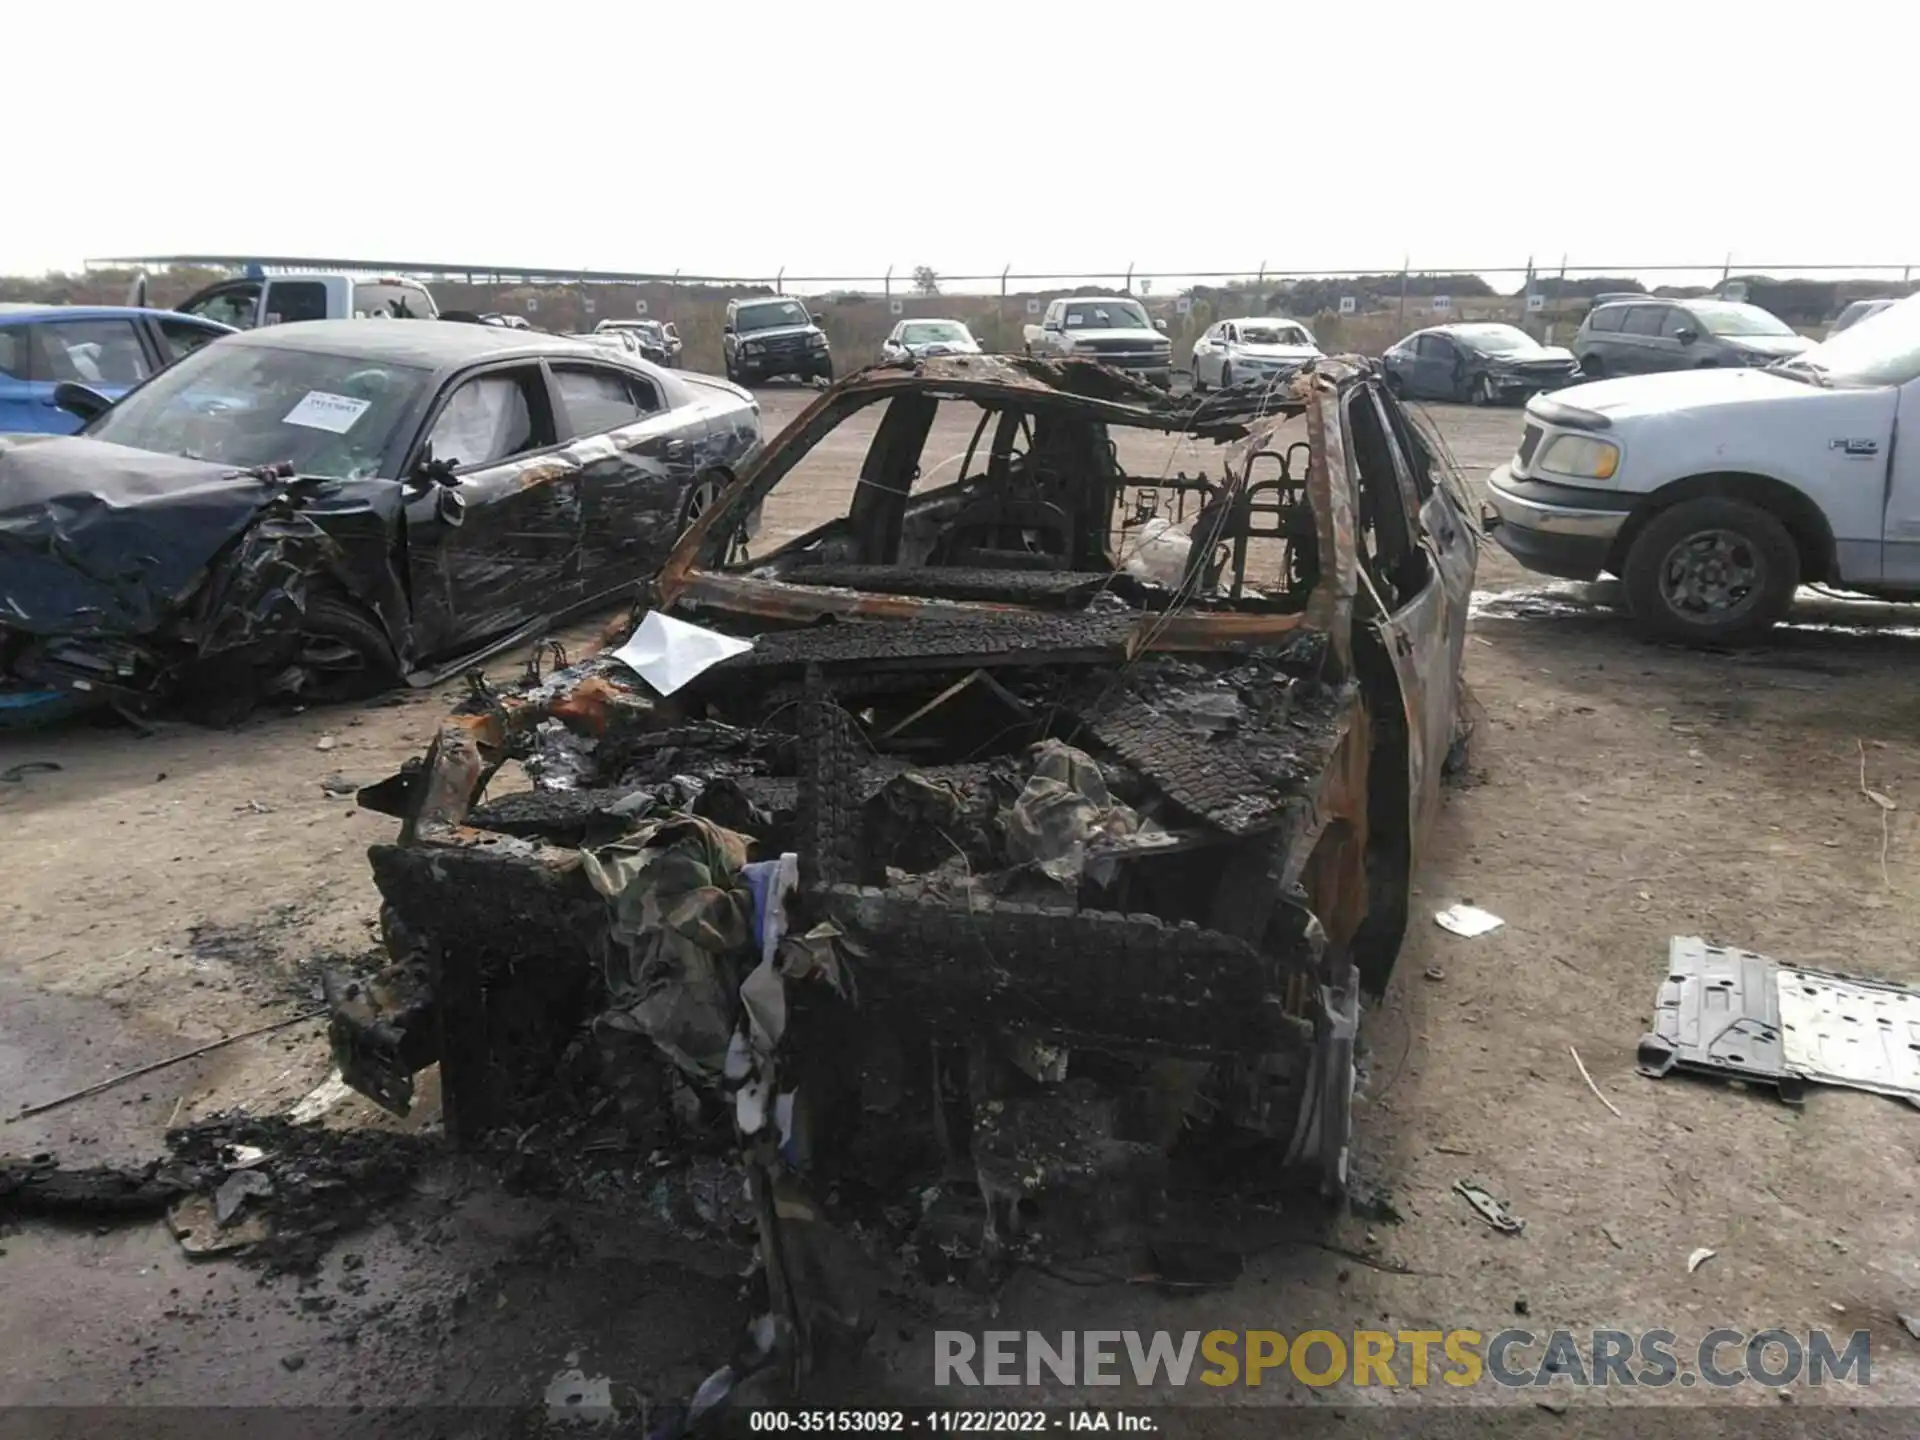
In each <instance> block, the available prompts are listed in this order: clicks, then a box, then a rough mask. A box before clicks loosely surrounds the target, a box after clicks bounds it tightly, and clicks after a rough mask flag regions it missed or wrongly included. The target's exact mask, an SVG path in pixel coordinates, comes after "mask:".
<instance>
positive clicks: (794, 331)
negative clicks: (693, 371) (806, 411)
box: [720, 296, 833, 385]
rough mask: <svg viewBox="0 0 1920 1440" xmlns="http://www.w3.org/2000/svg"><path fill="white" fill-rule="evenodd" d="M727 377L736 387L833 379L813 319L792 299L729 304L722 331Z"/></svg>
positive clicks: (816, 319)
mask: <svg viewBox="0 0 1920 1440" xmlns="http://www.w3.org/2000/svg"><path fill="white" fill-rule="evenodd" d="M720 343H721V346H722V348H723V349H724V350H725V352H726V361H727V378H728V379H729V380H731V381H733V383H734V384H736V385H747V384H751V383H752V382H753V381H756V380H770V379H772V378H773V377H774V376H776V375H791V376H793V377H794V378H795V379H797V380H827V381H831V380H832V379H833V352H832V351H831V350H830V349H829V348H828V345H827V336H826V332H825V331H823V330H822V329H821V328H820V323H819V317H818V316H815V315H810V314H808V313H807V307H806V306H805V305H802V304H801V303H800V302H799V301H798V300H791V299H788V298H786V297H785V296H772V297H770V298H768V299H764V300H729V301H728V302H727V326H726V332H725V333H724V334H723V335H722V336H721V337H720Z"/></svg>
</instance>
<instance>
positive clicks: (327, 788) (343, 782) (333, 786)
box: [320, 775, 360, 800]
mask: <svg viewBox="0 0 1920 1440" xmlns="http://www.w3.org/2000/svg"><path fill="white" fill-rule="evenodd" d="M359 788H360V786H359V783H358V782H357V781H354V780H349V779H348V778H347V777H346V776H345V775H329V776H327V777H326V779H324V780H322V781H321V782H320V789H321V790H322V791H323V792H325V793H326V794H327V795H328V796H329V797H330V798H332V799H335V800H339V799H343V798H344V797H346V796H348V795H351V794H353V792H354V791H356V790H358V789H359Z"/></svg>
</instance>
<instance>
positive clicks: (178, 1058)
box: [8, 1010, 327, 1123]
mask: <svg viewBox="0 0 1920 1440" xmlns="http://www.w3.org/2000/svg"><path fill="white" fill-rule="evenodd" d="M326 1013H327V1012H326V1011H325V1010H309V1011H307V1012H306V1013H305V1014H304V1015H292V1016H289V1017H288V1018H287V1019H285V1020H274V1021H270V1022H268V1023H267V1024H265V1025H256V1026H254V1028H253V1029H251V1030H242V1031H241V1032H240V1033H239V1034H238V1035H227V1036H224V1037H223V1038H221V1039H219V1040H210V1041H208V1042H207V1043H206V1044H205V1045H198V1046H195V1047H194V1048H193V1049H191V1050H184V1051H182V1052H181V1053H180V1054H178V1055H169V1056H168V1057H167V1058H166V1059H164V1060H155V1061H154V1062H153V1063H152V1064H150V1065H141V1066H138V1067H136V1068H135V1069H132V1070H123V1071H121V1072H120V1074H118V1075H114V1076H110V1077H108V1078H107V1079H105V1080H102V1081H100V1082H99V1083H98V1084H95V1085H89V1086H87V1087H86V1088H85V1089H84V1090H75V1091H73V1092H71V1093H70V1094H66V1095H62V1096H60V1097H59V1098H58V1099H55V1100H47V1101H43V1102H42V1103H41V1104H38V1105H25V1106H22V1107H21V1109H20V1111H19V1113H18V1114H15V1115H12V1116H9V1117H8V1122H9V1123H11V1122H12V1121H14V1120H24V1119H26V1118H27V1117H28V1116H30V1115H44V1114H46V1113H47V1112H48V1111H49V1110H58V1109H59V1108H60V1107H61V1106H63V1105H71V1104H72V1103H73V1102H74V1101H76V1100H85V1099H87V1098H89V1097H90V1096H94V1095H100V1094H103V1093H105V1092H106V1091H108V1090H111V1089H113V1088H114V1087H115V1086H116V1085H124V1084H126V1083H127V1081H129V1080H138V1079H139V1078H140V1077H141V1076H142V1075H151V1074H153V1073H154V1071H156V1070H165V1069H167V1068H168V1067H169V1066H172V1065H179V1064H182V1063H184V1062H185V1061H188V1060H197V1059H198V1058H199V1057H200V1056H202V1055H209V1054H212V1053H213V1052H214V1051H215V1050H221V1049H224V1048H226V1047H227V1046H229V1045H235V1044H238V1043H239V1042H240V1041H242V1040H251V1039H253V1038H254V1037H255V1036H256V1035H271V1034H273V1033H274V1032H275V1031H276V1030H285V1029H287V1028H289V1027H290V1026H294V1025H299V1024H301V1023H303V1022H304V1021H307V1020H318V1019H320V1018H321V1017H322V1016H324V1015H325V1014H326Z"/></svg>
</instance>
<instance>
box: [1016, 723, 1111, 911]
mask: <svg viewBox="0 0 1920 1440" xmlns="http://www.w3.org/2000/svg"><path fill="white" fill-rule="evenodd" d="M1006 824H1007V852H1008V854H1009V856H1010V857H1011V858H1012V859H1013V860H1014V862H1015V863H1016V864H1030V865H1032V866H1033V867H1034V868H1035V869H1037V870H1038V871H1039V872H1040V873H1041V874H1043V875H1045V876H1046V877H1047V878H1048V879H1049V880H1053V881H1057V882H1058V883H1060V884H1062V885H1078V884H1079V883H1080V876H1081V874H1082V872H1083V871H1084V870H1085V869H1086V866H1087V844H1088V842H1089V841H1091V840H1093V839H1094V838H1096V837H1097V836H1101V835H1106V836H1111V837H1114V838H1118V837H1121V836H1125V835H1131V834H1133V833H1134V832H1135V831H1137V830H1138V829H1139V828H1140V817H1139V816H1138V815H1136V814H1134V812H1133V811H1132V810H1131V809H1129V808H1128V807H1127V806H1125V805H1122V804H1120V803H1119V802H1118V801H1116V800H1115V799H1114V798H1113V796H1112V794H1111V793H1110V792H1109V791H1108V790H1107V777H1106V776H1105V775H1104V774H1102V773H1101V770H1100V766H1099V764H1098V763H1097V762H1096V761H1095V760H1094V758H1093V757H1092V756H1091V755H1089V754H1087V752H1086V751H1084V750H1076V749H1075V748H1074V747H1073V746H1071V745H1068V744H1065V743H1064V742H1062V741H1059V740H1043V741H1041V742H1040V744H1038V745H1036V746H1035V747H1034V761H1033V773H1032V774H1031V775H1029V776H1028V778H1027V783H1026V786H1025V788H1024V789H1022V790H1021V792H1020V795H1019V798H1018V799H1016V800H1015V801H1014V802H1013V807H1012V809H1011V810H1010V811H1009V812H1008V814H1007V821H1006Z"/></svg>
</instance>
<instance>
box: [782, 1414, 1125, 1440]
mask: <svg viewBox="0 0 1920 1440" xmlns="http://www.w3.org/2000/svg"><path fill="white" fill-rule="evenodd" d="M1159 1428H1160V1427H1159V1426H1158V1425H1157V1424H1156V1423H1155V1421H1154V1419H1153V1417H1152V1416H1150V1415H1143V1414H1140V1413H1138V1412H1128V1411H1108V1410H1061V1411H1047V1410H937V1409H921V1410H798V1409H795V1410H754V1411H751V1412H750V1413H749V1414H748V1416H747V1429H748V1430H750V1431H763V1432H776V1433H796V1434H813V1435H856V1434H869V1435H871V1434H905V1433H908V1432H911V1431H916V1430H918V1431H929V1432H932V1433H935V1434H954V1435H988V1434H1001V1435H1004V1434H1036V1433H1041V1432H1045V1431H1050V1430H1065V1431H1102V1430H1104V1431H1109V1432H1111V1431H1116V1430H1118V1431H1130V1432H1134V1433H1145V1432H1149V1431H1154V1430H1158V1429H1159Z"/></svg>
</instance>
